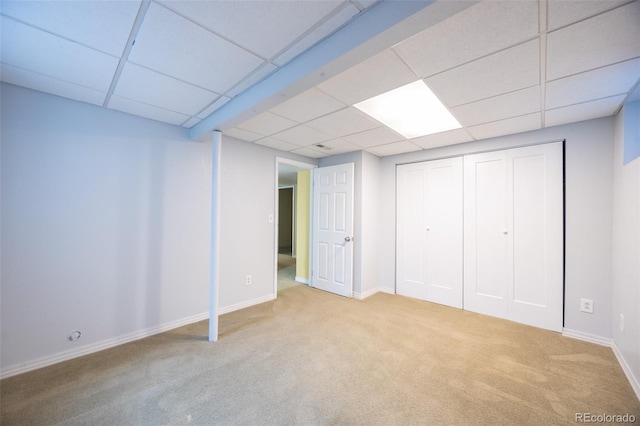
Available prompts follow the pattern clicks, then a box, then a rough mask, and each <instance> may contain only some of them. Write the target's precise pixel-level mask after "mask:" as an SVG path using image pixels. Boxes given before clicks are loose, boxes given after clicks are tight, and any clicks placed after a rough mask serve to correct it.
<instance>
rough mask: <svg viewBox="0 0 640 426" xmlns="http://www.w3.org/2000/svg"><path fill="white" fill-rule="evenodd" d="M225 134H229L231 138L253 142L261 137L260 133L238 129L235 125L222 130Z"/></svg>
mask: <svg viewBox="0 0 640 426" xmlns="http://www.w3.org/2000/svg"><path fill="white" fill-rule="evenodd" d="M224 135H225V136H231V137H232V138H236V139H240V140H242V141H247V142H253V141H257V140H258V139H260V138H262V135H259V134H257V133H253V132H249V131H247V130H242V129H238V128H237V127H234V128H231V129H229V130H226V131H225V132H224Z"/></svg>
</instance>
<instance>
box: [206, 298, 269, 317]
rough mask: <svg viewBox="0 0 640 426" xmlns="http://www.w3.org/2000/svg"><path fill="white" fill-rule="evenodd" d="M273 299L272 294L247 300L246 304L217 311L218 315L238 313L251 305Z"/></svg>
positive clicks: (242, 303)
mask: <svg viewBox="0 0 640 426" xmlns="http://www.w3.org/2000/svg"><path fill="white" fill-rule="evenodd" d="M273 299H275V296H274V295H273V293H272V294H267V295H266V296H262V297H258V298H256V299H252V300H247V301H246V302H240V303H236V304H235V305H230V306H225V307H224V308H219V309H218V315H224V314H228V313H229V312H233V311H238V310H240V309H244V308H248V307H250V306H253V305H259V304H260V303H264V302H269V301H270V300H273Z"/></svg>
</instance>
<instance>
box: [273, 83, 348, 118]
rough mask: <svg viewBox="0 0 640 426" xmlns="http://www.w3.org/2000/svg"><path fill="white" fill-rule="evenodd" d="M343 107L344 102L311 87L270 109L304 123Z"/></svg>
mask: <svg viewBox="0 0 640 426" xmlns="http://www.w3.org/2000/svg"><path fill="white" fill-rule="evenodd" d="M344 107H346V105H345V104H344V103H342V102H340V101H338V100H336V99H334V98H332V97H331V96H328V95H325V94H324V93H323V92H321V91H320V90H318V89H316V88H312V89H309V90H307V91H306V92H303V93H301V94H299V95H297V96H294V97H293V98H291V99H289V100H286V101H284V102H283V103H281V104H279V105H277V106H275V107H273V108H271V111H272V112H274V113H276V114H278V115H280V116H282V117H286V118H288V119H290V120H294V121H297V122H298V123H305V122H307V121H309V120H312V119H314V118H318V117H321V116H323V115H326V114H329V113H332V112H334V111H337V110H339V109H342V108H344Z"/></svg>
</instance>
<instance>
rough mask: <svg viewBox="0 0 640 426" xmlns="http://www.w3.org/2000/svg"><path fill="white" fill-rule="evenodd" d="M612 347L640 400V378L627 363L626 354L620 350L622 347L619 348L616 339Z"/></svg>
mask: <svg viewBox="0 0 640 426" xmlns="http://www.w3.org/2000/svg"><path fill="white" fill-rule="evenodd" d="M611 349H612V350H613V353H614V355H615V356H616V358H618V363H619V364H620V367H622V371H624V374H625V375H626V376H627V379H629V383H631V387H632V388H633V391H634V392H635V393H636V397H637V398H638V400H640V378H639V377H636V376H634V374H633V370H632V369H631V367H630V366H629V364H628V363H627V360H626V359H624V356H622V352H620V349H618V345H616V342H615V341H614V342H613V343H612V344H611Z"/></svg>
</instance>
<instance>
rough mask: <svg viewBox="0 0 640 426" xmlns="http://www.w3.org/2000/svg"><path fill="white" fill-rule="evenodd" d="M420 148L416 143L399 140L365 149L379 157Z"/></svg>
mask: <svg viewBox="0 0 640 426" xmlns="http://www.w3.org/2000/svg"><path fill="white" fill-rule="evenodd" d="M421 149H422V148H420V147H419V146H417V145H414V144H413V143H411V142H409V141H401V142H394V143H390V144H387V145H380V146H375V147H373V148H369V149H367V151H369V152H372V153H374V154H376V155H379V156H381V157H386V156H388V155H396V154H404V153H407V152H414V151H420V150H421Z"/></svg>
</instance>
